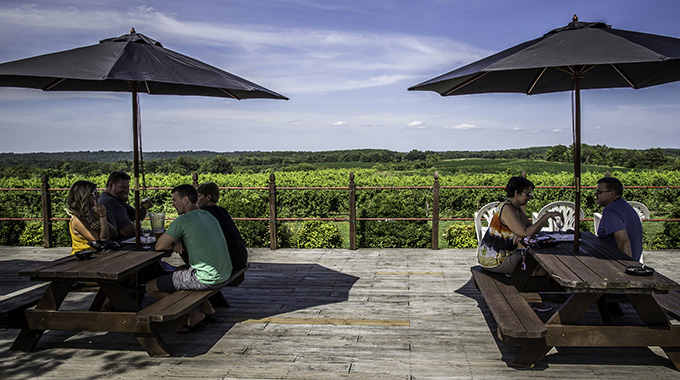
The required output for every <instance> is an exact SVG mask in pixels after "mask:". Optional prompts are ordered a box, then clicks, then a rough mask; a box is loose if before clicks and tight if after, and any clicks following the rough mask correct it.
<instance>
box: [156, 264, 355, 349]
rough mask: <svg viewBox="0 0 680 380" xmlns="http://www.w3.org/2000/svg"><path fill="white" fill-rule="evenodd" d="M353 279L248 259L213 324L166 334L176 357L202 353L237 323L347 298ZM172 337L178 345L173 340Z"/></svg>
mask: <svg viewBox="0 0 680 380" xmlns="http://www.w3.org/2000/svg"><path fill="white" fill-rule="evenodd" d="M357 280H359V277H356V276H352V275H348V274H345V273H341V272H338V271H336V270H333V269H329V268H326V267H324V266H322V265H319V264H315V263H305V264H290V263H257V262H256V263H253V262H251V263H250V267H249V269H248V271H247V272H246V275H245V280H244V281H243V282H242V283H241V284H240V285H239V286H238V287H225V288H223V289H222V294H223V295H224V296H225V298H226V299H227V300H228V302H229V307H226V308H225V307H216V308H215V310H216V311H217V313H216V315H215V317H214V320H213V321H212V322H211V323H209V324H207V325H206V326H205V328H203V329H201V330H199V331H198V332H196V333H192V334H190V335H189V336H186V335H185V336H181V335H170V336H167V337H164V338H165V339H166V342H167V343H168V345H169V346H170V347H171V348H172V349H173V355H175V356H197V355H202V354H204V353H206V352H208V351H209V350H210V349H211V348H212V347H213V346H214V345H215V344H216V343H217V342H218V341H219V340H220V339H222V337H223V336H224V335H225V334H226V333H227V332H228V331H229V330H230V329H231V328H232V327H233V326H234V325H235V324H237V323H241V322H244V321H248V320H259V319H263V318H271V317H276V316H279V315H282V314H286V313H291V312H295V311H298V310H305V309H312V308H316V307H319V306H323V305H328V304H332V303H337V302H343V301H347V299H348V297H349V291H350V290H351V289H352V287H353V286H354V283H355V282H356V281H357ZM263 323H264V321H263ZM175 341H177V342H179V341H182V344H178V345H175V344H174V343H175Z"/></svg>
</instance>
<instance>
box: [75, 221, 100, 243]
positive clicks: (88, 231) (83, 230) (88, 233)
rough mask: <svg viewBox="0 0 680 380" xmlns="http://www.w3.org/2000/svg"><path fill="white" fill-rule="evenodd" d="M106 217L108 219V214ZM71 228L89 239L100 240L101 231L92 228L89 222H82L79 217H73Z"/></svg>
mask: <svg viewBox="0 0 680 380" xmlns="http://www.w3.org/2000/svg"><path fill="white" fill-rule="evenodd" d="M104 219H106V216H104ZM71 228H73V230H74V231H75V232H77V233H78V234H80V235H81V236H82V237H84V238H85V239H86V240H87V241H95V240H99V232H97V231H96V230H94V229H92V228H90V225H89V224H85V223H83V222H81V221H80V219H79V218H78V217H75V218H73V220H72V221H71Z"/></svg>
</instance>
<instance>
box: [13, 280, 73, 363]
mask: <svg viewBox="0 0 680 380" xmlns="http://www.w3.org/2000/svg"><path fill="white" fill-rule="evenodd" d="M72 287H73V283H72V282H61V281H57V282H52V283H51V284H50V285H49V286H48V287H47V289H46V290H45V294H44V295H43V296H42V298H41V299H40V301H39V302H38V304H37V305H36V307H35V308H36V310H57V309H59V306H61V304H62V302H64V299H66V295H67V294H68V292H69V291H70V290H71V288H72ZM44 332H45V330H31V329H29V328H25V329H21V331H20V332H19V335H18V336H17V337H16V339H15V340H14V343H12V347H10V349H11V350H14V351H24V352H30V351H33V348H35V345H36V344H38V341H39V340H40V338H41V337H42V335H43V333H44Z"/></svg>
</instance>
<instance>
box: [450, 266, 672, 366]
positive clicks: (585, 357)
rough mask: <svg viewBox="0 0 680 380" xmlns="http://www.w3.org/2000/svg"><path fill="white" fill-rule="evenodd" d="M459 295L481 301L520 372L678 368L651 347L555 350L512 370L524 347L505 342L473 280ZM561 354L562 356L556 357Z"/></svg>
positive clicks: (507, 358)
mask: <svg viewBox="0 0 680 380" xmlns="http://www.w3.org/2000/svg"><path fill="white" fill-rule="evenodd" d="M455 293H458V294H460V295H464V296H466V297H469V298H471V299H474V300H475V301H477V306H478V307H479V309H480V311H481V312H482V316H483V317H484V321H485V322H486V325H487V327H488V328H489V332H490V333H491V335H492V336H493V339H494V342H495V343H496V346H497V347H498V351H499V352H500V353H501V360H502V361H503V362H505V363H506V364H507V365H508V367H511V368H514V369H517V370H525V371H526V370H531V371H543V370H546V369H548V368H549V367H550V365H551V364H556V365H557V364H582V365H639V366H649V365H654V366H660V367H668V368H670V369H674V367H673V365H672V363H670V362H669V360H668V359H667V358H665V357H663V356H659V355H657V354H656V353H655V352H654V351H652V350H651V349H649V348H648V347H611V348H610V347H555V348H553V349H552V350H551V351H550V352H549V353H548V355H546V357H545V358H543V359H542V360H541V361H540V362H539V363H538V364H537V365H536V366H535V367H534V368H531V369H528V368H519V367H512V366H511V363H512V361H513V360H514V358H515V357H516V356H517V354H519V353H520V351H521V350H522V347H521V346H510V345H508V344H506V343H505V342H503V341H502V340H501V339H500V338H499V337H498V324H497V323H496V320H495V319H494V318H493V315H492V314H491V311H490V310H489V307H488V305H487V304H486V301H485V300H484V297H483V296H482V294H481V293H480V292H479V290H478V289H477V288H476V287H475V284H474V281H473V279H472V278H470V280H469V281H468V282H466V283H465V285H463V286H461V287H460V288H458V289H457V290H456V291H455ZM559 307H560V305H559V304H555V308H559ZM623 309H624V313H625V314H626V315H625V316H623V317H621V318H630V314H631V313H635V312H634V310H633V309H632V306H630V305H628V306H623ZM597 313H598V312H597V309H596V308H595V306H593V307H592V308H591V309H590V310H589V311H588V313H587V314H586V315H584V317H583V318H582V320H584V319H587V320H588V321H589V322H590V323H592V322H593V320H594V319H597V318H599V314H597ZM551 315H552V313H538V317H539V318H540V319H541V320H542V321H543V322H546V321H547V320H548V319H549V318H550V316H551ZM554 353H557V354H558V355H554Z"/></svg>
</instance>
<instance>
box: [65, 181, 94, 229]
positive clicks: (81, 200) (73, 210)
mask: <svg viewBox="0 0 680 380" xmlns="http://www.w3.org/2000/svg"><path fill="white" fill-rule="evenodd" d="M95 190H97V185H95V184H94V183H92V182H90V181H76V182H75V183H74V184H73V185H71V188H70V189H68V194H66V212H67V213H68V214H69V215H71V216H76V217H78V218H80V219H81V220H82V221H87V222H94V221H96V220H97V219H96V218H95V215H94V213H93V212H92V206H90V195H92V193H93V192H94V191H95Z"/></svg>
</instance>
